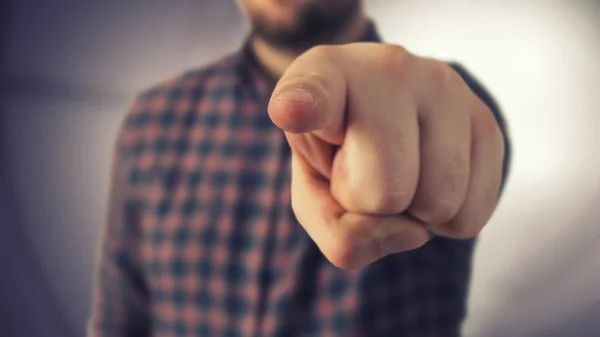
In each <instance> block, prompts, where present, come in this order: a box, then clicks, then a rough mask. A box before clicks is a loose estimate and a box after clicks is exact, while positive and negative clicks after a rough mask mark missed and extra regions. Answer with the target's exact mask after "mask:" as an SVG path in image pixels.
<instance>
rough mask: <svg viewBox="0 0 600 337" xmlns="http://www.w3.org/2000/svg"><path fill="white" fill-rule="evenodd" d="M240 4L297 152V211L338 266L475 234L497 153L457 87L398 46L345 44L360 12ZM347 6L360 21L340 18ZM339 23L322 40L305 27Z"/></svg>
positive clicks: (295, 3) (494, 181) (254, 0)
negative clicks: (322, 21) (274, 80)
mask: <svg viewBox="0 0 600 337" xmlns="http://www.w3.org/2000/svg"><path fill="white" fill-rule="evenodd" d="M238 2H239V4H240V6H241V8H242V9H243V11H244V12H245V13H246V15H247V16H248V17H249V19H250V22H251V25H252V27H253V35H252V40H251V41H252V47H253V49H254V51H255V53H256V55H257V57H258V58H259V60H260V61H261V63H263V65H264V66H265V68H266V69H267V70H268V71H269V72H270V73H271V74H272V75H273V76H274V77H276V78H279V81H278V83H277V85H276V88H275V90H274V92H273V95H272V98H271V101H270V103H269V107H268V110H269V115H270V117H271V119H272V121H273V122H274V123H275V124H276V125H277V126H278V127H280V128H281V129H282V130H284V131H285V134H286V138H287V140H288V142H289V144H290V146H291V148H292V186H291V189H292V208H293V210H294V213H295V215H296V217H297V219H298V221H299V222H300V224H301V225H302V226H303V227H304V229H305V230H306V231H307V233H308V234H309V235H310V237H311V238H312V239H313V240H314V242H315V243H316V244H317V246H318V247H319V248H320V249H321V251H322V252H323V254H324V255H325V256H326V257H327V258H328V259H329V260H330V261H331V262H332V263H333V264H334V265H336V266H338V267H340V268H345V269H359V268H362V267H364V266H366V265H367V264H369V263H372V262H374V261H376V260H377V259H380V258H381V257H383V256H385V255H388V254H392V253H398V252H403V251H408V250H411V249H416V248H418V247H421V246H422V245H424V244H425V243H426V242H427V241H428V239H429V232H431V233H434V234H437V235H441V236H446V237H451V238H457V239H463V238H471V237H473V236H475V235H477V233H479V231H480V230H481V229H482V228H483V226H484V225H485V223H486V222H487V221H488V219H489V218H490V216H491V215H492V213H493V211H494V209H495V206H496V203H497V198H498V191H499V189H500V185H501V180H502V162H503V157H504V142H503V137H502V134H501V131H500V129H499V127H498V125H497V122H496V120H495V118H494V116H493V113H492V112H491V110H490V109H489V108H488V107H487V106H486V105H485V104H484V103H483V102H482V101H481V100H480V99H479V98H478V97H477V96H476V95H475V94H474V93H473V92H472V91H471V90H470V89H469V88H468V86H467V85H466V84H465V83H464V81H463V80H462V78H461V77H460V75H458V74H457V73H456V72H455V71H454V70H453V69H452V68H450V67H449V66H448V65H446V64H445V63H443V62H440V61H437V60H433V59H427V58H422V57H418V56H416V55H413V54H411V53H410V52H409V51H408V50H406V49H405V48H403V47H401V46H396V45H389V44H382V43H352V42H353V41H358V40H359V39H360V37H361V36H362V33H363V32H364V29H365V23H366V19H365V16H364V13H363V12H362V2H360V1H358V0H320V1H319V0H239V1H238ZM349 4H355V5H356V11H349V12H348V13H345V14H344V15H345V17H339V16H337V17H336V15H339V14H340V13H339V8H340V6H343V5H346V6H348V5H349ZM336 10H337V12H336ZM311 16H316V18H315V17H312V18H311ZM334 17H335V20H333V19H332V22H333V23H332V24H331V26H330V27H328V28H327V29H328V30H329V31H328V32H321V33H320V31H321V30H323V29H325V28H323V29H321V30H319V31H317V32H314V31H311V30H310V29H308V28H307V27H305V26H306V25H308V24H309V23H311V22H314V20H317V19H318V18H321V19H323V18H330V19H331V18H334ZM307 32H308V33H310V34H312V35H313V36H312V37H311V36H302V34H301V33H307ZM308 33H307V34H308ZM323 43H326V44H327V45H323ZM319 44H321V45H320V46H317V47H313V48H309V47H311V46H314V45H319Z"/></svg>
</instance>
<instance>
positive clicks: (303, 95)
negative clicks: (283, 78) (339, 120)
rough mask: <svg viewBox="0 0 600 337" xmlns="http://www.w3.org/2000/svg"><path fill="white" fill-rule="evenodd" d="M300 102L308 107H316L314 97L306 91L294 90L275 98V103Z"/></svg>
mask: <svg viewBox="0 0 600 337" xmlns="http://www.w3.org/2000/svg"><path fill="white" fill-rule="evenodd" d="M281 101H285V102H298V103H302V104H306V105H310V106H313V105H315V99H314V98H313V96H312V95H311V94H310V93H309V92H308V91H307V90H304V89H293V90H288V91H284V92H282V93H281V94H279V95H278V96H277V98H275V101H274V102H281Z"/></svg>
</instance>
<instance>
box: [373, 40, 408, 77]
mask: <svg viewBox="0 0 600 337" xmlns="http://www.w3.org/2000/svg"><path fill="white" fill-rule="evenodd" d="M377 56H378V61H379V62H377V64H378V65H379V67H380V70H381V71H382V72H383V73H384V74H390V75H392V76H394V78H404V77H405V76H406V74H407V73H408V70H409V67H410V60H411V57H412V55H411V54H410V53H409V52H408V50H407V49H406V48H404V47H402V46H399V45H391V44H389V45H383V46H381V48H380V49H379V51H378V55H377Z"/></svg>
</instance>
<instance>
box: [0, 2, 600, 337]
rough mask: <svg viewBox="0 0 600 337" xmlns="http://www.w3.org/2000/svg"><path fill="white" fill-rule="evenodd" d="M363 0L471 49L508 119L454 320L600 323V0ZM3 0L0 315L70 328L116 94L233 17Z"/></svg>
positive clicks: (77, 325)
mask: <svg viewBox="0 0 600 337" xmlns="http://www.w3.org/2000/svg"><path fill="white" fill-rule="evenodd" d="M367 3H368V7H369V11H370V13H372V15H373V17H374V18H376V20H377V22H378V23H379V27H380V30H381V31H382V33H383V36H384V37H385V38H386V40H388V41H390V42H395V43H399V44H403V45H405V46H407V47H408V48H409V49H411V50H413V51H415V52H416V53H419V54H424V55H429V56H436V57H440V58H444V59H455V60H459V61H461V62H463V63H464V64H465V65H467V67H468V68H470V69H471V70H472V71H473V72H474V73H475V74H476V75H478V76H479V77H480V78H481V79H482V81H483V82H484V83H485V84H486V85H487V86H488V87H489V88H490V90H491V91H492V92H493V93H494V94H495V96H496V97H497V98H498V100H499V101H500V103H501V105H502V107H503V108H504V110H505V111H506V114H507V117H508V121H509V123H510V125H511V131H512V133H513V138H514V143H515V149H516V151H515V165H514V170H513V175H512V177H511V181H510V183H509V186H508V187H507V190H506V194H505V197H504V199H503V201H502V203H501V205H500V207H499V209H498V211H497V213H496V215H495V216H494V218H493V219H492V221H491V222H490V224H489V226H488V227H487V228H486V229H485V230H484V232H483V234H482V238H481V242H480V245H479V247H478V250H477V257H476V261H475V276H474V280H473V286H472V291H471V293H472V296H471V299H470V313H471V315H470V317H469V320H468V322H467V324H466V326H465V334H466V335H468V336H477V337H479V336H483V337H485V336H493V335H494V333H496V334H497V335H498V336H540V337H541V336H567V335H569V336H582V337H583V336H596V335H599V334H600V325H599V324H598V322H597V320H594V319H593V318H594V315H595V317H598V316H599V315H600V305H596V303H599V302H598V301H599V300H600V249H599V247H600V240H598V241H596V242H595V243H594V240H595V238H597V237H598V236H599V235H600V225H599V222H600V221H599V220H600V213H599V211H598V207H597V205H598V204H599V201H600V193H599V191H600V174H598V173H600V172H599V169H598V165H599V164H600V160H599V158H600V152H599V150H598V146H597V145H596V144H600V137H598V136H597V135H596V134H597V132H596V128H597V127H598V125H600V119H599V117H598V116H599V115H600V111H598V110H599V109H598V104H600V101H598V95H597V93H598V92H599V91H600V68H599V66H598V62H597V60H598V59H600V46H599V42H598V41H600V24H599V23H598V22H600V20H598V19H599V18H600V10H599V3H600V2H598V1H593V0H591V1H581V0H580V1H569V2H566V1H565V2H558V1H519V2H517V1H512V2H511V1H504V2H500V1H465V0H463V1H459V0H454V1H444V2H442V1H434V0H431V1H394V0H372V1H367ZM12 4H13V6H12V8H6V9H5V8H1V9H0V12H1V13H2V14H0V15H1V16H6V17H8V19H9V20H8V21H6V20H0V21H1V22H3V23H7V24H6V27H5V28H6V29H3V32H4V33H6V34H3V40H1V41H0V42H2V44H3V46H4V48H3V50H2V52H3V53H2V58H0V62H2V63H1V64H2V68H1V69H2V73H1V74H2V83H3V85H2V96H1V97H2V101H1V103H2V112H3V114H2V116H0V118H1V119H0V133H1V134H0V141H1V143H0V145H1V148H0V150H1V152H0V155H1V157H0V160H2V165H0V224H1V227H0V270H2V275H1V277H0V313H1V314H0V331H8V336H49V337H53V336H81V335H83V331H84V325H85V320H86V317H87V315H88V307H89V301H90V287H91V283H92V276H93V270H94V263H95V254H96V252H97V249H98V246H99V239H100V232H101V227H100V226H101V223H102V219H103V217H104V209H105V205H106V196H107V191H108V186H107V183H108V176H109V171H108V168H109V164H110V163H109V155H110V150H111V146H112V144H113V141H114V137H115V135H116V132H117V128H118V126H119V124H120V122H121V120H122V118H123V115H124V113H125V109H126V108H127V106H128V104H129V103H130V101H131V100H132V98H133V97H134V96H135V95H136V94H137V93H138V92H139V91H141V90H142V89H145V88H147V87H149V86H150V85H152V84H154V83H156V82H158V81H160V80H163V79H165V78H168V77H171V76H173V75H175V74H177V73H180V72H181V71H183V70H186V69H189V68H191V67H197V66H201V65H203V64H206V63H208V62H210V61H211V60H214V59H215V58H217V57H219V56H221V55H224V54H225V53H227V52H230V51H233V50H235V49H236V48H237V47H239V45H240V43H241V41H242V39H243V37H244V35H245V23H244V21H243V19H242V17H241V15H240V14H239V12H238V10H237V8H236V6H235V3H234V1H223V0H221V1H217V0H212V1H209V0H205V1H200V0H185V1H184V0H179V1H169V2H167V1H159V0H145V1H129V2H125V1H115V0H112V1H102V2H91V1H88V2H82V1H75V0H72V1H69V0H54V1H40V0H38V1H35V0H19V1H13V2H12ZM2 6H5V5H2ZM0 19H1V18H0ZM594 305H596V306H595V307H594ZM575 320H578V321H577V322H578V323H577V324H573V322H575ZM577 329H579V330H577Z"/></svg>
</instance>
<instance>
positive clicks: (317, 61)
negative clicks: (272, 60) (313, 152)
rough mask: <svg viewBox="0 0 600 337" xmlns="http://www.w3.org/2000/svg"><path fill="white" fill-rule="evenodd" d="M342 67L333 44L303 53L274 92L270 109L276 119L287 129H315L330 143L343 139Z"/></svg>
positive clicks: (344, 88) (283, 76)
mask: <svg viewBox="0 0 600 337" xmlns="http://www.w3.org/2000/svg"><path fill="white" fill-rule="evenodd" d="M343 67H344V62H343V59H342V58H341V57H340V55H339V52H338V51H336V49H335V48H334V47H331V46H319V47H315V48H312V49H311V50H309V51H307V52H306V53H304V54H302V55H300V56H299V57H298V58H297V59H296V60H295V61H294V62H293V63H292V64H291V65H290V66H289V67H288V68H287V69H286V71H285V72H284V74H283V75H282V77H281V79H280V80H279V82H278V83H277V85H276V87H275V89H274V91H273V94H272V96H271V100H270V102H269V106H268V110H269V116H270V117H271V120H272V121H273V123H275V125H277V126H278V127H279V128H281V129H283V130H284V131H288V132H291V133H306V132H313V131H314V132H316V133H317V134H318V135H319V136H320V137H322V138H323V139H324V140H326V141H328V142H329V143H333V144H339V143H341V138H342V137H343V125H344V112H345V105H346V94H347V84H346V78H345V72H344V71H343Z"/></svg>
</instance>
